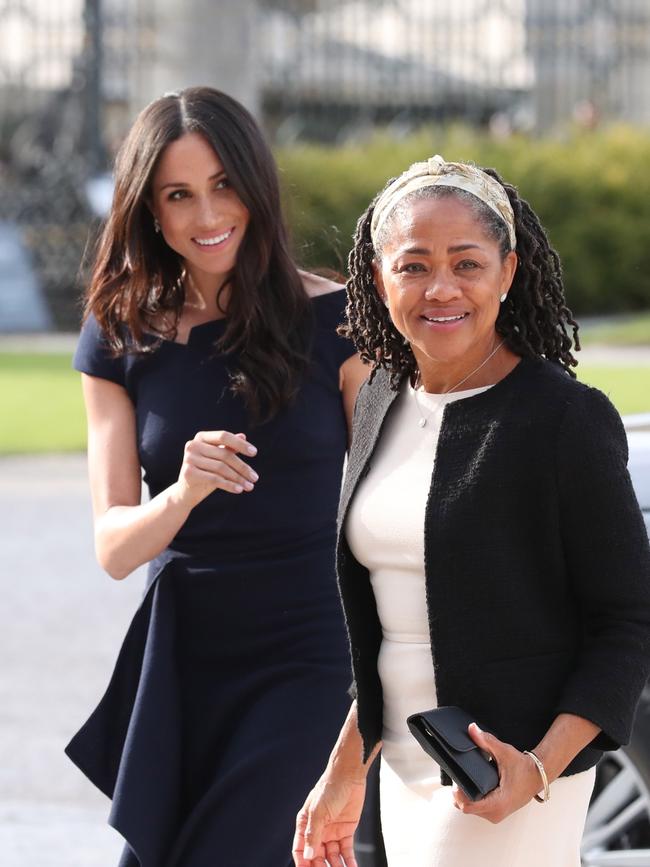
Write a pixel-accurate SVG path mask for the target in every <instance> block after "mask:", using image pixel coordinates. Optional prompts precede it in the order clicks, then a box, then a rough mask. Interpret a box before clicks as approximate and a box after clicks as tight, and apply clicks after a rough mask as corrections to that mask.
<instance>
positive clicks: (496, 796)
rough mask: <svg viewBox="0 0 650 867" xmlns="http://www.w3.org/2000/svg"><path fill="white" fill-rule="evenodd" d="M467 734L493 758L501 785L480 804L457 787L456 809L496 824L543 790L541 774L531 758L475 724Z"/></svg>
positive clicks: (455, 787)
mask: <svg viewBox="0 0 650 867" xmlns="http://www.w3.org/2000/svg"><path fill="white" fill-rule="evenodd" d="M468 733H469V736H470V737H471V739H472V740H473V741H474V743H475V744H477V745H478V746H479V747H480V748H481V749H482V750H486V751H487V752H488V753H490V754H491V755H492V756H493V757H494V760H495V762H496V764H497V767H498V770H499V785H498V786H497V788H496V789H493V790H492V791H491V792H490V793H489V794H487V795H486V796H485V797H484V798H481V800H480V801H471V800H470V799H469V798H468V797H467V795H465V793H464V792H462V791H461V790H460V789H459V788H458V787H457V786H454V802H455V806H456V807H457V808H458V809H459V810H461V811H462V812H463V813H472V814H474V815H475V816H480V817H481V818H482V819H487V820H488V822H492V823H494V824H497V823H498V822H502V821H503V820H504V819H505V818H507V817H508V816H509V815H510V814H511V813H514V812H515V810H519V809H520V807H523V806H524V805H525V804H527V803H528V802H529V801H530V800H531V799H532V798H533V797H534V796H535V795H536V794H537V793H538V792H539V791H540V790H541V788H542V785H541V783H542V781H541V779H540V776H539V771H538V770H537V766H536V765H535V763H534V762H533V760H532V759H531V758H530V756H526V755H524V754H523V753H521V752H519V750H518V749H515V747H513V746H511V745H510V744H506V743H504V742H503V741H500V740H499V739H498V738H496V737H495V736H494V735H491V734H488V733H487V732H484V731H482V730H481V729H480V728H479V727H478V726H477V725H476V723H472V724H471V725H470V727H469V728H468ZM542 806H543V805H540V809H541V808H542Z"/></svg>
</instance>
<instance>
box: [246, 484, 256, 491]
mask: <svg viewBox="0 0 650 867" xmlns="http://www.w3.org/2000/svg"><path fill="white" fill-rule="evenodd" d="M244 487H245V488H246V490H247V491H252V490H253V488H254V485H253V484H252V483H251V482H244Z"/></svg>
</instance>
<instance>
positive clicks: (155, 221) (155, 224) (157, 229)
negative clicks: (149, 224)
mask: <svg viewBox="0 0 650 867" xmlns="http://www.w3.org/2000/svg"><path fill="white" fill-rule="evenodd" d="M153 228H154V232H155V233H156V235H158V234H159V233H160V223H159V222H158V217H154V218H153Z"/></svg>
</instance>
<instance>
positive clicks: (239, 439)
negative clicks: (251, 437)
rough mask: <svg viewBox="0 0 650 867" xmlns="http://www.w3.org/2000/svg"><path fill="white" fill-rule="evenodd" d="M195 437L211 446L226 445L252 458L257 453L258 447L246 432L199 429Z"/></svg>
mask: <svg viewBox="0 0 650 867" xmlns="http://www.w3.org/2000/svg"><path fill="white" fill-rule="evenodd" d="M194 439H195V440H200V441H201V442H204V443H208V444H209V445H211V446H225V447H226V448H229V449H232V450H233V451H234V452H239V453H240V454H242V455H248V456H249V457H251V458H252V457H254V456H255V455H256V454H257V449H256V448H255V446H254V445H253V444H252V443H249V442H248V440H247V439H246V434H233V433H230V432H229V431H227V430H204V431H199V433H197V435H196V436H195V437H194Z"/></svg>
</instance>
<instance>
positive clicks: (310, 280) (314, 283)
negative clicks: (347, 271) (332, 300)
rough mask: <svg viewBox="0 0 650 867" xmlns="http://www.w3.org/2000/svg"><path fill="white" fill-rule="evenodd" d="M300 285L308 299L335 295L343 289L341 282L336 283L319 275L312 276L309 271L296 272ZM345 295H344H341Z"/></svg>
mask: <svg viewBox="0 0 650 867" xmlns="http://www.w3.org/2000/svg"><path fill="white" fill-rule="evenodd" d="M298 273H299V274H300V278H301V280H302V285H303V286H304V288H305V292H306V293H307V295H308V296H309V298H321V297H323V296H330V295H336V293H340V292H342V291H343V290H344V289H345V285H344V283H343V282H337V281H336V280H332V279H330V278H329V277H323V276H321V275H320V274H312V273H311V272H309V271H302V270H300V269H299V270H298ZM343 294H344V295H345V293H343Z"/></svg>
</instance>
